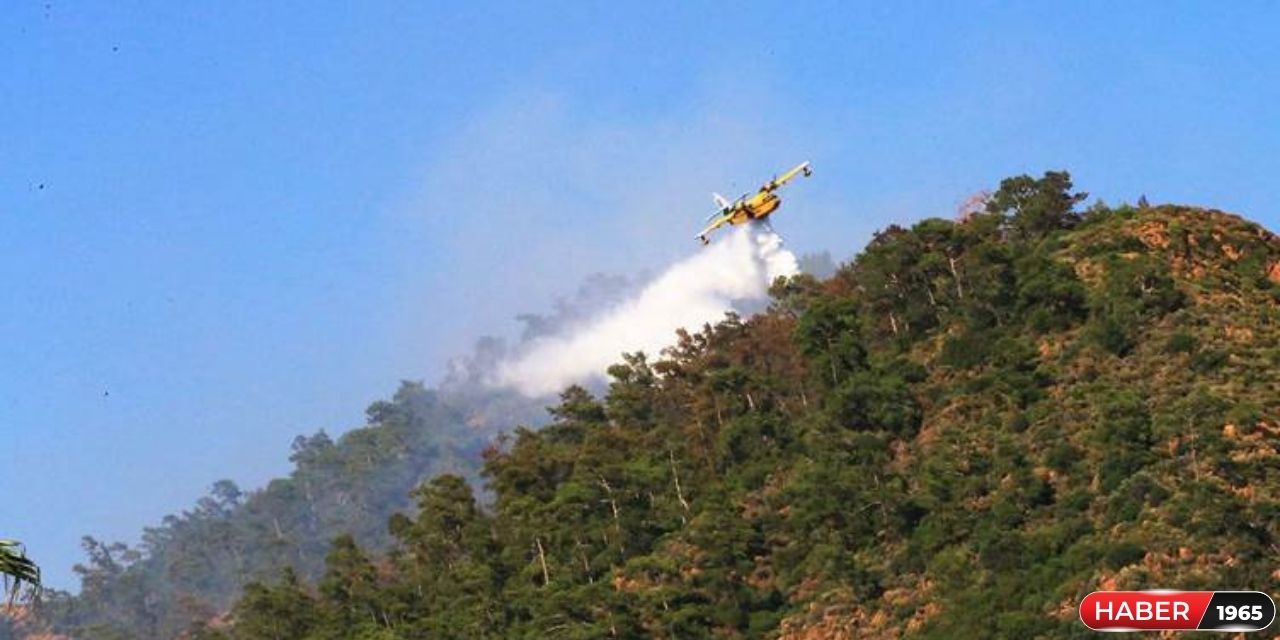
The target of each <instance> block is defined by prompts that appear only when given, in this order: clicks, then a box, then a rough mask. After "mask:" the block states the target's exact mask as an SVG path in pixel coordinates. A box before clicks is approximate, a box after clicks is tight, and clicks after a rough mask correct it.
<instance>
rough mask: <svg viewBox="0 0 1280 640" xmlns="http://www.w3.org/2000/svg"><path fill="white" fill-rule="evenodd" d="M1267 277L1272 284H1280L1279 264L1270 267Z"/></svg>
mask: <svg viewBox="0 0 1280 640" xmlns="http://www.w3.org/2000/svg"><path fill="white" fill-rule="evenodd" d="M1267 277H1268V278H1270V279H1271V281H1272V282H1280V262H1277V263H1275V264H1273V265H1271V268H1270V269H1268V270H1267Z"/></svg>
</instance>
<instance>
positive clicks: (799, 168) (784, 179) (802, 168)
mask: <svg viewBox="0 0 1280 640" xmlns="http://www.w3.org/2000/svg"><path fill="white" fill-rule="evenodd" d="M801 173H803V174H804V175H805V176H806V177H808V176H811V175H813V169H810V168H809V163H808V162H802V163H800V164H799V165H796V168H794V169H792V170H790V171H788V172H786V173H784V174H782V175H781V176H778V177H777V178H774V179H773V180H772V181H771V182H769V183H768V184H766V185H764V190H765V191H773V190H774V189H777V188H778V187H781V186H782V185H784V184H786V183H788V182H790V181H791V179H792V178H794V177H796V176H797V175H799V174H801Z"/></svg>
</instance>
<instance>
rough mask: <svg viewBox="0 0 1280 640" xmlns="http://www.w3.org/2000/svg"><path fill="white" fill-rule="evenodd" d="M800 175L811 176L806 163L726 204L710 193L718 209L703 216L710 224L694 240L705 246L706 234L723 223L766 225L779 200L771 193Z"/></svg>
mask: <svg viewBox="0 0 1280 640" xmlns="http://www.w3.org/2000/svg"><path fill="white" fill-rule="evenodd" d="M801 173H803V174H804V175H805V177H806V178H807V177H809V176H811V175H813V170H812V169H810V168H809V163H808V162H804V163H801V164H800V165H799V166H797V167H796V168H794V169H792V170H790V171H788V172H786V173H784V174H782V175H781V176H778V177H775V178H774V179H772V180H770V181H768V182H766V183H764V185H763V186H761V187H760V190H759V191H757V192H755V193H747V194H743V195H742V196H741V197H739V198H738V199H737V200H734V201H733V202H729V200H727V199H726V198H725V197H724V196H722V195H720V194H718V193H712V194H711V199H712V200H715V201H716V206H718V207H720V210H719V211H717V212H715V213H713V214H711V215H710V216H708V217H707V222H710V223H711V224H709V225H707V228H706V229H703V230H702V231H701V232H700V233H699V234H698V235H697V238H698V239H699V240H701V241H702V244H704V245H707V244H711V240H709V239H708V238H707V234H709V233H711V232H712V231H715V230H716V229H719V228H720V227H723V226H724V225H726V224H728V225H735V224H743V223H746V222H752V221H754V220H759V221H761V222H763V223H764V224H766V225H767V224H769V221H768V217H769V214H771V213H773V212H774V211H775V210H777V208H778V207H779V206H781V205H782V198H779V197H778V196H777V195H776V194H774V191H776V190H777V189H778V187H781V186H782V185H784V184H786V183H787V182H789V181H790V180H791V179H792V178H794V177H796V175H797V174H801Z"/></svg>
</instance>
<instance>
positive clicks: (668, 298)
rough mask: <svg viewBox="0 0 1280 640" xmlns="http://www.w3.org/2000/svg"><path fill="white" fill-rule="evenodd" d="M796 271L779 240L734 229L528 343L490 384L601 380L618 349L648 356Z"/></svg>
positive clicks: (550, 389) (547, 389) (534, 389)
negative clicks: (605, 306) (637, 287)
mask: <svg viewBox="0 0 1280 640" xmlns="http://www.w3.org/2000/svg"><path fill="white" fill-rule="evenodd" d="M797 273H799V266H798V264H797V261H796V257H795V255H794V254H792V253H791V252H790V251H788V250H786V249H784V248H783V247H782V238H779V237H778V235H777V234H776V233H773V232H772V231H769V230H768V229H766V228H764V227H762V226H759V225H743V226H741V227H734V228H733V229H732V231H731V232H729V233H726V234H722V236H721V238H720V239H719V241H718V242H715V243H713V244H712V245H711V246H709V247H706V248H705V249H702V250H701V251H699V252H698V253H697V254H695V255H693V256H690V257H689V258H686V259H684V260H682V261H680V262H677V263H676V264H674V265H672V266H671V267H670V268H668V269H667V270H666V271H665V272H663V273H662V274H661V275H660V276H658V277H657V278H656V279H655V280H654V281H653V282H651V283H650V284H649V285H648V286H646V287H645V288H644V289H642V290H641V291H640V292H639V293H638V294H637V295H635V296H634V297H632V298H631V299H629V300H625V301H623V302H622V303H620V304H618V305H617V306H615V307H613V308H611V309H609V310H607V311H605V312H603V313H601V314H600V315H599V316H597V317H596V318H593V319H591V320H589V321H588V322H586V323H584V324H583V325H581V326H578V327H574V328H572V329H570V330H566V331H564V332H562V333H560V334H557V335H551V336H543V337H540V338H537V339H535V340H533V341H532V342H531V343H529V344H528V347H527V348H526V349H525V350H523V351H522V353H521V354H519V355H518V356H516V357H515V358H514V359H512V360H510V361H508V362H506V363H503V364H502V365H500V366H499V367H498V372H497V377H498V382H499V383H500V384H503V385H507V386H511V387H514V388H515V389H517V390H518V391H520V392H521V393H523V394H525V395H529V396H540V395H545V394H550V393H554V392H556V391H559V390H560V389H562V388H564V387H565V386H568V385H569V384H573V383H578V382H585V381H588V380H591V379H593V378H599V377H601V376H603V375H604V372H605V369H606V368H608V366H609V365H611V364H614V363H615V362H618V361H619V360H620V359H621V357H620V356H621V355H622V354H623V353H624V352H635V351H644V352H645V353H646V354H650V355H655V354H657V353H658V352H660V351H661V350H662V348H663V347H665V346H667V345H669V344H671V343H672V342H674V341H675V331H676V329H679V328H685V329H689V330H691V331H693V330H698V329H700V328H701V327H702V325H703V324H705V323H709V322H710V323H714V322H716V321H718V320H720V319H721V318H723V317H724V313H725V312H726V311H729V310H731V309H732V308H733V303H734V302H735V301H741V302H746V301H752V300H761V299H763V298H765V297H766V296H767V295H768V290H769V284H770V283H771V282H773V280H774V278H777V277H779V276H792V275H795V274H797Z"/></svg>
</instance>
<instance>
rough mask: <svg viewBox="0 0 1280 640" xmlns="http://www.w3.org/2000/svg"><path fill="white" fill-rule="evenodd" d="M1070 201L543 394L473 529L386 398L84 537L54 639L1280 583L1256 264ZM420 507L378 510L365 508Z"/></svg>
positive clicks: (981, 628) (1276, 467)
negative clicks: (253, 482)
mask: <svg viewBox="0 0 1280 640" xmlns="http://www.w3.org/2000/svg"><path fill="white" fill-rule="evenodd" d="M1072 189H1073V186H1072V184H1071V181H1070V178H1069V176H1067V175H1066V174H1065V173H1055V172H1050V173H1046V174H1045V175H1044V176H1043V177H1042V178H1039V179H1034V178H1030V177H1026V176H1021V177H1017V178H1011V179H1008V180H1005V181H1004V182H1002V183H1001V185H1000V188H999V189H998V190H997V191H996V192H995V193H993V194H992V195H991V197H990V198H989V199H988V200H987V204H986V208H985V210H982V211H977V212H974V213H972V214H970V215H967V216H966V217H965V218H963V219H961V220H958V221H950V220H943V219H937V218H932V219H926V220H923V221H921V222H919V223H917V224H915V225H914V226H912V227H911V228H902V227H897V226H894V227H890V228H888V229H886V230H884V231H882V232H880V233H879V234H877V235H876V237H875V238H874V239H873V241H872V242H871V243H870V244H869V245H868V246H867V247H866V249H865V250H864V251H863V252H862V253H861V254H860V255H858V256H857V257H856V258H855V259H854V260H853V261H852V262H850V263H848V264H846V265H844V266H842V267H841V268H840V269H839V270H838V271H837V272H836V273H835V274H834V275H832V276H831V277H830V278H827V279H824V280H818V279H815V278H813V277H810V276H800V277H797V278H794V279H791V280H790V281H779V282H778V283H776V284H775V286H774V290H773V294H774V301H773V303H772V305H771V306H770V308H769V309H768V310H767V311H765V312H763V313H760V314H757V315H754V316H751V317H748V318H741V317H736V316H733V315H730V316H727V317H726V318H725V320H724V321H723V322H720V323H719V324H717V325H716V326H713V327H704V328H701V329H698V330H694V331H690V332H681V333H680V334H679V336H678V338H677V339H675V340H673V342H674V344H673V345H672V347H671V348H670V349H668V350H667V351H665V352H663V353H661V354H649V355H643V354H633V355H628V356H626V357H625V358H623V359H622V361H621V362H619V363H618V364H616V365H615V366H613V367H611V368H610V370H609V375H610V377H611V380H612V382H611V383H610V385H609V387H608V389H607V392H606V393H604V394H602V395H601V396H600V397H596V396H595V395H592V394H591V393H589V392H587V391H586V390H584V389H581V388H577V387H574V388H569V389H566V390H565V391H564V393H563V394H562V396H561V399H560V402H559V404H558V405H557V406H556V407H554V408H553V409H552V410H551V423H550V424H549V425H548V426H546V427H544V428H542V429H540V430H533V429H527V428H519V429H515V430H513V431H512V432H511V433H510V435H509V436H508V437H506V438H504V439H502V440H501V441H500V442H499V443H498V444H497V445H496V446H491V447H489V448H488V449H487V450H486V451H484V453H483V469H482V477H481V479H480V480H479V481H480V482H483V483H484V485H485V486H486V487H487V488H488V489H489V491H491V493H492V500H491V504H490V503H489V502H490V501H487V500H478V499H477V495H478V492H479V490H478V488H477V485H476V482H477V479H476V478H475V477H468V474H466V473H446V474H444V475H435V476H434V477H426V476H425V475H423V472H422V470H423V469H429V470H430V471H431V472H432V473H439V472H447V471H450V470H451V468H456V469H457V470H458V471H465V469H466V468H467V467H466V466H465V464H462V463H460V462H457V463H455V462H450V461H451V460H458V459H462V458H465V457H466V456H467V455H468V454H469V452H470V451H471V449H470V448H471V447H474V446H476V444H475V443H476V442H479V441H481V440H471V439H458V438H457V437H456V435H450V436H448V437H445V436H443V435H441V434H442V433H449V434H456V433H459V432H457V431H446V432H441V431H440V430H438V429H437V428H435V427H434V426H433V425H439V424H456V423H459V422H460V421H465V415H464V414H462V413H460V412H458V411H457V410H456V409H454V408H451V407H449V406H448V405H447V404H445V403H442V402H440V401H439V398H438V397H437V395H436V393H435V392H433V391H430V390H427V389H424V388H422V387H420V386H413V385H407V386H405V387H404V388H402V389H401V391H400V392H399V393H398V394H397V395H396V397H395V398H394V399H393V400H392V401H391V402H387V403H378V404H375V405H374V406H373V407H372V408H371V409H370V412H369V417H370V427H369V428H367V429H363V430H359V431H357V432H353V433H352V434H350V435H348V436H347V437H345V438H343V439H342V440H341V441H340V442H338V443H333V442H330V441H329V440H328V439H327V438H324V437H323V436H316V437H314V438H307V439H300V440H299V442H298V444H297V446H296V447H295V454H294V461H295V463H296V464H297V470H296V471H295V472H294V474H293V475H292V476H291V477H290V478H288V479H285V480H280V481H277V483H273V484H272V485H271V486H269V487H267V488H266V489H264V490H262V491H260V492H257V493H255V494H253V495H252V496H250V497H248V498H245V497H243V496H240V495H239V493H238V491H236V490H235V489H234V487H231V486H220V487H219V488H218V489H217V490H216V491H215V495H214V496H212V497H211V498H210V499H209V500H207V501H206V502H205V503H202V505H201V506H200V508H199V510H197V511H196V512H192V513H188V514H184V515H183V516H182V517H180V518H176V519H174V521H172V522H167V523H166V524H165V527H163V528H161V529H158V530H154V531H149V532H148V534H147V542H146V546H147V549H148V553H147V555H145V557H144V559H142V560H137V556H131V555H130V554H132V553H134V552H132V551H127V550H124V549H115V548H112V547H106V546H102V545H98V544H96V543H93V544H91V545H90V549H89V550H90V555H91V564H90V566H88V567H87V568H86V569H85V570H84V572H83V575H84V578H85V587H84V589H85V592H84V594H82V595H81V596H79V597H78V598H54V599H53V601H52V602H51V603H49V605H48V606H47V608H48V610H49V615H48V619H49V620H51V621H52V624H53V625H54V627H55V629H54V630H55V631H58V632H61V633H65V634H69V635H71V636H73V637H77V638H115V637H120V638H134V637H173V636H175V635H178V634H180V633H181V634H184V635H185V636H186V637H191V638H205V639H209V638H223V639H241V638H244V639H248V638H280V639H284V638H290V639H292V638H317V639H319V638H325V639H329V638H332V639H340V638H367V639H374V638H378V639H392V638H406V639H407V638H510V637H516V638H584V639H585V638H610V637H618V638H642V637H659V638H701V637H707V638H712V637H721V638H785V639H788V640H800V639H806V640H817V639H825V638H832V639H834V638H848V637H869V638H871V637H875V638H880V637H925V638H965V637H991V636H998V637H1007V638H1031V637H1076V636H1078V637H1085V636H1086V635H1089V634H1088V632H1086V630H1085V629H1084V628H1083V627H1082V626H1080V625H1079V623H1078V622H1077V620H1076V614H1075V609H1074V607H1075V603H1076V602H1077V601H1078V599H1079V598H1080V597H1082V596H1083V595H1084V594H1086V593H1088V592H1090V591H1092V590H1094V589H1098V588H1195V589H1214V588H1222V589H1230V588H1244V589H1260V590H1267V591H1270V592H1272V593H1276V592H1277V591H1280V571H1278V570H1277V566H1278V565H1277V557H1280V456H1278V455H1277V454H1278V449H1280V439H1278V438H1277V436H1280V375H1277V373H1276V371H1277V370H1278V368H1280V240H1278V239H1277V238H1276V237H1275V236H1273V235H1272V234H1271V233H1269V232H1267V231H1266V230H1264V229H1262V228H1261V227H1259V226H1258V225H1256V224H1253V223H1250V222H1247V221H1244V220H1242V219H1240V218H1238V217H1235V216H1232V215H1229V214H1225V213H1222V212H1218V211H1211V210H1203V209H1194V208H1187V207H1177V206H1154V207H1153V206H1146V205H1145V203H1143V205H1142V206H1139V207H1136V208H1135V207H1129V206H1121V207H1117V208H1110V207H1107V206H1104V205H1101V204H1098V205H1095V206H1093V207H1090V208H1089V209H1087V210H1084V211H1081V210H1080V203H1081V202H1082V201H1083V199H1084V196H1083V194H1078V193H1074V192H1073V191H1072ZM513 402H514V400H513ZM517 419H525V420H527V417H525V416H517ZM504 426H505V425H504ZM493 428H494V429H496V428H498V427H497V426H493ZM480 432H482V433H483V432H484V430H480ZM428 452H429V453H428ZM426 455H430V456H431V457H432V460H433V462H432V463H431V464H430V465H425V466H424V465H423V464H408V463H407V461H410V460H420V459H421V457H422V456H426ZM334 465H340V466H342V468H343V469H344V470H345V471H344V472H343V473H334V472H332V471H331V470H332V469H333V467H334ZM408 469H415V471H414V472H412V473H411V472H409V471H407V470H408ZM337 478H343V479H344V480H343V481H344V482H349V483H350V485H343V486H342V487H334V486H325V487H323V488H320V487H318V486H317V484H316V483H320V482H334V481H336V479H337ZM414 483H418V484H417V488H415V489H413V491H412V492H411V493H408V494H402V495H400V496H398V500H388V503H389V504H391V505H393V506H394V509H395V510H396V511H399V512H400V513H398V514H396V515H393V516H391V517H389V518H388V517H386V514H385V513H382V512H381V511H380V510H370V509H368V508H367V505H368V504H370V503H373V502H376V500H374V499H373V497H374V496H378V497H382V496H384V495H385V494H386V492H388V491H391V490H393V488H395V487H403V486H407V485H409V484H414ZM316 495H322V496H324V500H325V502H323V503H319V504H317V503H316V502H315V501H313V496H316ZM282 504H286V505H288V506H287V507H286V506H280V505H282ZM229 510H230V511H234V512H236V513H238V514H242V515H241V516H238V517H237V518H235V519H227V518H224V517H221V516H220V514H222V513H224V512H226V511H229ZM336 521H341V522H342V523H344V526H348V525H351V524H352V523H357V524H356V526H350V527H349V529H344V530H342V531H338V530H335V527H334V526H331V525H327V524H326V522H336ZM207 523H215V524H216V525H217V526H213V525H210V524H207ZM228 523H230V524H228ZM228 526H235V527H243V528H245V530H247V531H252V532H253V533H252V535H250V536H248V537H246V536H244V535H239V534H236V533H232V532H230V531H228V530H227V529H226V527H228ZM192 529H194V530H198V531H199V532H200V533H199V534H198V536H192V535H191V534H188V533H186V532H187V531H189V530H192ZM298 531H305V532H307V533H305V534H298V533H296V532H298ZM179 532H181V533H179ZM321 534H324V535H326V536H329V538H331V539H324V540H322V539H321ZM165 536H174V537H176V538H180V539H182V540H183V541H184V545H194V546H196V547H198V549H194V548H191V547H186V546H184V547H182V548H178V549H175V548H174V545H173V544H172V543H171V542H168V541H169V540H170V539H171V538H169V537H165ZM246 540H254V541H262V542H263V544H262V545H261V546H253V545H250V546H243V545H242V543H243V542H244V541H246ZM272 540H281V541H283V540H294V541H299V540H300V541H305V542H300V543H290V544H285V543H284V542H280V543H271V541H272ZM197 541H199V542H197ZM322 543H323V544H322ZM156 549H163V550H165V551H164V552H163V553H157V552H156ZM131 562H133V564H132V565H131V564H130V563H131ZM139 563H146V564H145V570H139V569H137V567H138V566H139ZM210 567H217V568H216V570H211V569H210ZM188 571H189V572H191V573H190V575H198V576H200V580H201V581H202V582H194V583H191V584H187V583H183V582H181V581H180V580H178V579H176V578H174V576H182V575H184V572H188ZM153 575H166V576H168V577H167V578H166V580H168V581H167V582H165V584H166V585H171V584H173V585H183V586H182V588H181V589H176V588H171V587H166V591H163V592H160V593H152V591H151V586H150V585H152V584H153V583H151V582H148V579H149V578H148V576H153ZM241 581H251V582H250V584H248V586H246V587H245V588H244V589H243V591H242V593H241V594H240V596H239V597H238V599H236V600H235V602H234V603H233V604H232V603H230V600H229V599H228V600H223V599H222V598H223V596H226V595H227V594H230V593H233V592H234V591H235V589H236V586H237V585H239V584H240V582H241ZM130 590H132V591H130ZM130 594H131V595H130ZM203 594H218V597H216V598H207V597H203Z"/></svg>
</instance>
